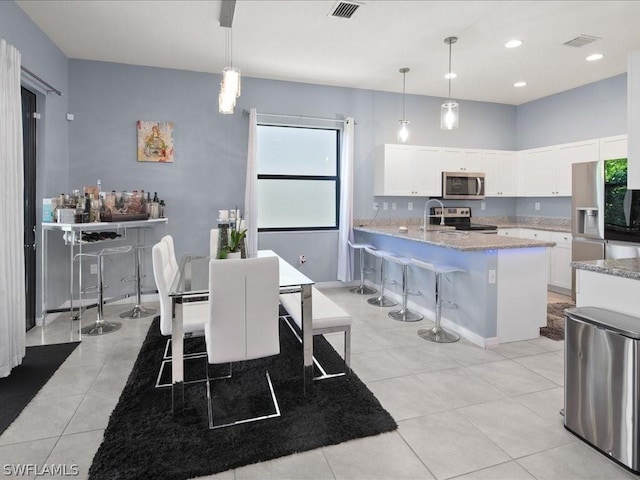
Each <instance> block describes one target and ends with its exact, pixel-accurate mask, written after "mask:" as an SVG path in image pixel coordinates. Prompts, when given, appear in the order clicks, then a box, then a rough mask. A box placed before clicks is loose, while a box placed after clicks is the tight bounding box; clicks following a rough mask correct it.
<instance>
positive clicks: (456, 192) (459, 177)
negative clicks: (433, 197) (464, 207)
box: [442, 172, 484, 200]
mask: <svg viewBox="0 0 640 480" xmlns="http://www.w3.org/2000/svg"><path fill="white" fill-rule="evenodd" d="M442 198H448V199H452V200H456V199H459V200H482V199H484V173H478V172H442Z"/></svg>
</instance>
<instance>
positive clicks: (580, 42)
mask: <svg viewBox="0 0 640 480" xmlns="http://www.w3.org/2000/svg"><path fill="white" fill-rule="evenodd" d="M596 40H600V37H592V36H591V35H583V34H580V35H578V36H577V37H576V38H574V39H573V40H569V41H568V42H564V45H566V46H567V47H584V46H585V45H589V44H590V43H593V42H595V41H596Z"/></svg>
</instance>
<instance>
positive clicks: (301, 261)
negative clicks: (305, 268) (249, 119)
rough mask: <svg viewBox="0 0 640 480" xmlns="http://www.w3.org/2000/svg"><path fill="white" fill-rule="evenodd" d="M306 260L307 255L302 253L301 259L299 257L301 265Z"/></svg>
mask: <svg viewBox="0 0 640 480" xmlns="http://www.w3.org/2000/svg"><path fill="white" fill-rule="evenodd" d="M306 261H307V259H306V258H305V256H304V255H300V259H299V262H300V265H302V264H303V263H305V262H306Z"/></svg>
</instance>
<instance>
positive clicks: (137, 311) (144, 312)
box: [120, 245, 156, 318]
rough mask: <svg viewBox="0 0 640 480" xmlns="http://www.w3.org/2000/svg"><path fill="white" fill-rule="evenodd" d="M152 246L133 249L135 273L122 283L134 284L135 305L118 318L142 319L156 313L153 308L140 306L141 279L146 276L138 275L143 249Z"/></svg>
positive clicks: (139, 246)
mask: <svg viewBox="0 0 640 480" xmlns="http://www.w3.org/2000/svg"><path fill="white" fill-rule="evenodd" d="M152 246H153V245H138V246H136V247H134V250H135V269H136V273H135V274H134V275H133V276H132V277H125V278H123V279H122V281H123V282H136V304H135V305H134V306H133V308H132V309H130V310H127V311H126V312H122V313H121V314H120V318H143V317H148V316H149V315H153V314H154V313H156V310H155V309H154V308H149V307H145V306H143V305H142V279H143V278H144V277H146V275H141V274H140V266H141V265H142V255H143V254H144V249H145V248H150V247H152Z"/></svg>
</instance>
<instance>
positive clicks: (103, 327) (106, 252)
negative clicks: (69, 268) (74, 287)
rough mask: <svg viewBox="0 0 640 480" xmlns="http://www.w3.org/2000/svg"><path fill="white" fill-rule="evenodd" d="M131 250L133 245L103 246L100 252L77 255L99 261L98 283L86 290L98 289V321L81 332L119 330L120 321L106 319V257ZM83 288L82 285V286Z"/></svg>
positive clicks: (101, 332) (94, 332) (98, 333)
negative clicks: (104, 308)
mask: <svg viewBox="0 0 640 480" xmlns="http://www.w3.org/2000/svg"><path fill="white" fill-rule="evenodd" d="M130 251H131V245H127V246H125V247H112V248H103V249H102V250H100V251H99V252H98V253H78V254H76V257H93V258H96V260H97V263H98V285H97V286H94V287H89V288H88V289H87V290H86V291H96V292H97V293H98V316H97V318H96V323H94V324H93V325H89V326H87V327H83V328H82V329H81V330H80V332H81V333H83V334H85V335H104V334H105V333H111V332H115V331H116V330H118V329H119V328H120V327H121V326H122V324H121V323H120V322H107V321H106V320H105V319H104V310H103V307H104V289H105V288H107V287H108V285H105V284H104V257H108V256H111V255H117V254H120V253H128V252H130ZM81 288H82V286H81Z"/></svg>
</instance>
